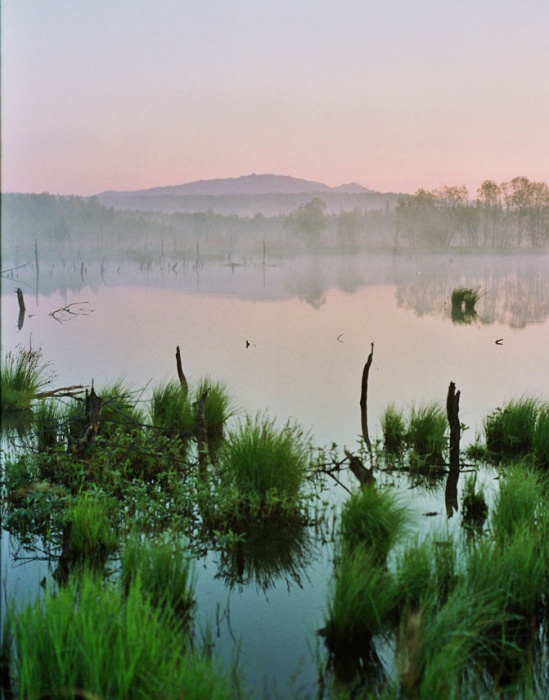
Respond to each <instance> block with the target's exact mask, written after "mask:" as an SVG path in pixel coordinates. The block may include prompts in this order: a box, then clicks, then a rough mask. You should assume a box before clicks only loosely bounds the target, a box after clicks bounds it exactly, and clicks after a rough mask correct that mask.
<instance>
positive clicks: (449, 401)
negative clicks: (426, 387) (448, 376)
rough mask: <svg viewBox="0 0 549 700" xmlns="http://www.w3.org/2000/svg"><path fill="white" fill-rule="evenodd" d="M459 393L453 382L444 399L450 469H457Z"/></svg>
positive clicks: (459, 428) (459, 426)
mask: <svg viewBox="0 0 549 700" xmlns="http://www.w3.org/2000/svg"><path fill="white" fill-rule="evenodd" d="M460 395H461V392H460V391H456V385H455V384H454V382H450V386H449V387H448V396H447V398H446V415H447V417H448V424H449V426H450V469H459V442H460V439H461V424H460V422H459V398H460Z"/></svg>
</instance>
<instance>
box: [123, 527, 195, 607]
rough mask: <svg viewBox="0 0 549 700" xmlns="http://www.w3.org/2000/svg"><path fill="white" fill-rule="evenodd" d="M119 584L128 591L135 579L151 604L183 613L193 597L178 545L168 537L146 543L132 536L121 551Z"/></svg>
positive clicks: (187, 565)
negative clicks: (120, 579) (120, 581)
mask: <svg viewBox="0 0 549 700" xmlns="http://www.w3.org/2000/svg"><path fill="white" fill-rule="evenodd" d="M121 577H122V585H123V587H124V589H125V590H129V588H130V586H131V585H134V584H135V583H136V582H137V581H139V584H140V586H141V589H142V590H143V592H144V593H146V594H147V596H148V597H149V599H150V601H151V603H152V604H153V605H154V606H155V607H157V608H160V609H166V608H169V609H170V610H172V611H173V612H174V613H177V614H179V615H183V616H187V615H188V613H189V610H190V608H191V606H192V605H193V597H194V579H193V576H192V571H191V564H190V561H189V559H188V558H187V557H186V556H185V553H184V551H183V549H182V547H181V546H180V545H179V544H178V543H177V542H174V541H172V539H171V538H170V537H168V536H166V537H164V538H163V539H161V540H160V541H158V542H147V541H144V540H143V539H141V538H139V537H137V536H135V535H134V536H133V537H131V538H130V539H129V541H128V542H127V544H126V546H125V548H124V551H123V554H122V574H121Z"/></svg>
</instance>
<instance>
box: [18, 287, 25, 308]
mask: <svg viewBox="0 0 549 700" xmlns="http://www.w3.org/2000/svg"><path fill="white" fill-rule="evenodd" d="M17 301H18V302H19V311H23V312H24V311H25V299H24V298H23V290H22V289H21V287H17Z"/></svg>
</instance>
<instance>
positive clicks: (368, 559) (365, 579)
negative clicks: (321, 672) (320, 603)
mask: <svg viewBox="0 0 549 700" xmlns="http://www.w3.org/2000/svg"><path fill="white" fill-rule="evenodd" d="M396 602H397V589H396V587H395V585H394V581H393V579H392V578H391V576H390V575H389V573H388V572H387V571H386V570H385V569H384V568H383V567H380V566H379V564H378V562H376V560H375V559H374V557H372V554H371V553H369V552H367V551H366V550H364V549H362V548H358V549H356V550H354V551H353V552H352V553H350V554H347V555H346V556H345V558H344V560H343V561H342V562H341V565H340V566H339V567H338V569H337V572H336V577H335V585H334V590H333V595H332V597H331V599H330V601H329V603H328V614H327V620H326V625H325V627H324V629H323V634H324V635H325V637H326V640H327V643H328V645H329V647H330V648H331V649H332V650H334V651H336V652H339V651H341V650H342V649H349V648H353V647H357V646H360V645H363V644H366V643H367V642H368V640H370V639H371V638H372V636H373V635H374V634H377V633H378V632H380V631H381V630H382V629H383V628H384V626H385V625H386V623H387V621H388V619H389V617H390V616H391V613H392V611H393V610H394V609H395V606H396Z"/></svg>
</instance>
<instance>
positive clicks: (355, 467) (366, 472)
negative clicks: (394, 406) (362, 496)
mask: <svg viewBox="0 0 549 700" xmlns="http://www.w3.org/2000/svg"><path fill="white" fill-rule="evenodd" d="M345 454H346V455H347V458H348V459H349V469H350V470H351V471H352V472H353V474H354V475H355V476H356V478H357V479H358V480H359V481H360V485H361V486H373V485H374V484H375V483H376V478H375V476H374V475H373V473H372V469H366V467H365V466H364V464H362V460H360V459H359V458H358V457H357V456H356V455H354V454H353V453H352V452H349V450H345Z"/></svg>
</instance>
